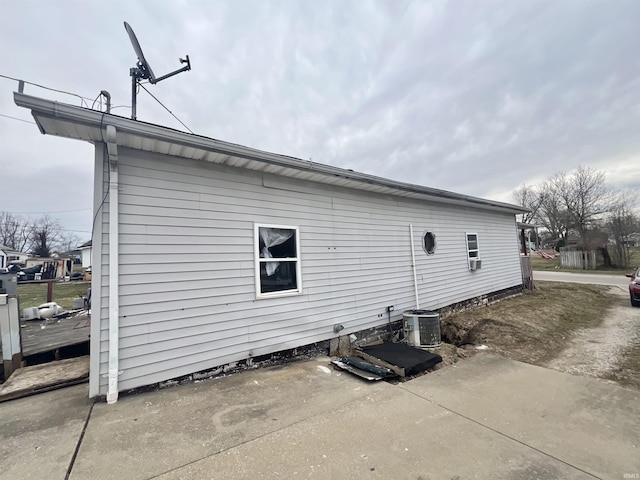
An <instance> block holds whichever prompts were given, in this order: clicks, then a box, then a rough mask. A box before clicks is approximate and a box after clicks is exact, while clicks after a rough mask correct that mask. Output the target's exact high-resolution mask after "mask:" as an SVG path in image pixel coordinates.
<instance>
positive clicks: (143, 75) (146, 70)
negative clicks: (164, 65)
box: [124, 22, 191, 120]
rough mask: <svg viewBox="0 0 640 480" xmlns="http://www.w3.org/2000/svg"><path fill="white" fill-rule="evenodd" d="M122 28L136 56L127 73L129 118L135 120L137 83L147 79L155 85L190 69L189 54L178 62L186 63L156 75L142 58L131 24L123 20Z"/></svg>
mask: <svg viewBox="0 0 640 480" xmlns="http://www.w3.org/2000/svg"><path fill="white" fill-rule="evenodd" d="M124 28H125V30H126V31H127V33H128V34H129V40H131V45H132V46H133V50H134V51H135V52H136V55H137V56H138V62H137V63H136V66H135V67H133V68H131V69H130V70H129V75H131V118H132V119H133V120H136V106H137V95H138V85H139V84H140V82H141V81H142V80H149V83H150V84H151V85H155V84H156V83H158V82H161V81H162V80H165V79H167V78H169V77H173V76H174V75H177V74H179V73H182V72H186V71H188V70H191V62H190V61H189V55H186V57H187V58H180V59H179V60H180V63H186V65H185V66H184V67H182V68H180V69H178V70H176V71H175V72H171V73H167V74H166V75H162V76H161V77H157V78H156V76H155V75H154V74H153V70H151V66H150V65H149V62H147V60H146V59H145V58H144V54H143V53H142V48H141V47H140V44H139V43H138V39H137V38H136V34H135V33H133V29H132V28H131V25H129V24H128V23H127V22H124Z"/></svg>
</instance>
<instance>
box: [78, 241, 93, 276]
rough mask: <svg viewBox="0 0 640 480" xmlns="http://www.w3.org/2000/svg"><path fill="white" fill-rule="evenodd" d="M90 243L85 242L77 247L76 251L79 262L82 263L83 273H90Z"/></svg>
mask: <svg viewBox="0 0 640 480" xmlns="http://www.w3.org/2000/svg"><path fill="white" fill-rule="evenodd" d="M91 243H92V241H91V240H89V241H88V242H85V243H83V244H82V245H80V246H79V247H78V250H80V260H81V262H82V268H83V269H84V270H85V271H91V255H92V247H91Z"/></svg>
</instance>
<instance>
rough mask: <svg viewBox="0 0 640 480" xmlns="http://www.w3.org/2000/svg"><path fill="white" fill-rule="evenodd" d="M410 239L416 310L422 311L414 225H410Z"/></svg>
mask: <svg viewBox="0 0 640 480" xmlns="http://www.w3.org/2000/svg"><path fill="white" fill-rule="evenodd" d="M409 239H410V240H411V268H413V288H414V290H415V293H416V310H420V297H419V296H418V276H417V275H416V252H415V250H414V248H413V224H412V223H410V224H409Z"/></svg>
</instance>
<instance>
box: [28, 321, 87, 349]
mask: <svg viewBox="0 0 640 480" xmlns="http://www.w3.org/2000/svg"><path fill="white" fill-rule="evenodd" d="M90 323H91V320H90V318H89V316H88V315H78V316H75V317H67V318H61V319H57V320H56V319H49V320H21V321H20V327H21V330H20V334H21V337H22V356H23V357H27V356H29V355H35V354H37V353H45V352H52V351H56V350H59V349H60V348H62V347H69V346H72V345H79V344H81V343H85V342H88V341H89V325H90Z"/></svg>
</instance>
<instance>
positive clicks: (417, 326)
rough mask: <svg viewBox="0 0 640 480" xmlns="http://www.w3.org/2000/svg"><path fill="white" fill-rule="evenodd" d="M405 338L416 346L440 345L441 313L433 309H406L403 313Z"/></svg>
mask: <svg viewBox="0 0 640 480" xmlns="http://www.w3.org/2000/svg"><path fill="white" fill-rule="evenodd" d="M402 319H403V328H404V338H406V339H407V343H408V344H409V345H413V346H415V347H438V346H440V344H441V343H442V340H441V339H440V314H439V313H438V312H432V311H431V310H406V311H404V312H403V313H402Z"/></svg>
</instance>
